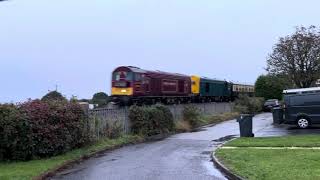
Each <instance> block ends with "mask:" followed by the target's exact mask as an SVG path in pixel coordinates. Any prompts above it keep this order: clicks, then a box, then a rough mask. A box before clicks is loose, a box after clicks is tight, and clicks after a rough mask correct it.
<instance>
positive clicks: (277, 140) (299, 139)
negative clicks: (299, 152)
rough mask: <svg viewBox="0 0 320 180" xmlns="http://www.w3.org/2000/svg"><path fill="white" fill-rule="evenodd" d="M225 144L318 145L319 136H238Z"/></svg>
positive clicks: (240, 145)
mask: <svg viewBox="0 0 320 180" xmlns="http://www.w3.org/2000/svg"><path fill="white" fill-rule="evenodd" d="M225 146H231V147H320V136H318V135H306V136H283V137H268V138H239V139H236V140H234V141H231V142H229V143H228V144H226V145H225Z"/></svg>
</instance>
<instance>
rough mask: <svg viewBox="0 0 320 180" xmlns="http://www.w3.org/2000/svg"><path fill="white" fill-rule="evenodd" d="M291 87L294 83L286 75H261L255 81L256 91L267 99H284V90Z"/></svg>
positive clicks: (257, 94) (258, 95) (259, 95)
mask: <svg viewBox="0 0 320 180" xmlns="http://www.w3.org/2000/svg"><path fill="white" fill-rule="evenodd" d="M291 87H292V83H290V81H288V79H287V78H286V77H284V76H280V75H277V76H275V75H261V76H259V77H258V79H257V81H256V83H255V93H256V96H257V97H263V98H264V99H265V100H267V99H282V92H283V90H284V89H287V88H291Z"/></svg>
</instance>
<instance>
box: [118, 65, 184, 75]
mask: <svg viewBox="0 0 320 180" xmlns="http://www.w3.org/2000/svg"><path fill="white" fill-rule="evenodd" d="M120 68H126V69H129V70H130V71H131V72H135V73H146V74H147V73H153V74H163V75H171V76H179V77H189V76H188V75H184V74H179V73H169V72H164V71H150V70H144V69H141V68H138V67H135V66H121V67H118V68H116V70H117V69H120Z"/></svg>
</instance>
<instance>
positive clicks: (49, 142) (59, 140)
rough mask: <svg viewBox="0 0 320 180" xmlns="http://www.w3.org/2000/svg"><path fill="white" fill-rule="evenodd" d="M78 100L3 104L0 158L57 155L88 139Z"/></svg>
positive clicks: (0, 121)
mask: <svg viewBox="0 0 320 180" xmlns="http://www.w3.org/2000/svg"><path fill="white" fill-rule="evenodd" d="M86 131H87V127H86V116H85V114H84V112H83V110H82V109H81V107H80V106H79V105H78V104H76V103H71V102H63V101H54V102H43V101H39V100H34V101H28V102H26V103H23V104H19V105H17V106H16V105H12V104H5V105H0V160H31V159H36V158H42V157H50V156H55V155H58V154H61V153H64V152H67V151H69V150H71V149H74V148H77V147H80V146H82V145H83V144H85V143H86V142H88V141H89V138H88V137H87V134H88V133H86Z"/></svg>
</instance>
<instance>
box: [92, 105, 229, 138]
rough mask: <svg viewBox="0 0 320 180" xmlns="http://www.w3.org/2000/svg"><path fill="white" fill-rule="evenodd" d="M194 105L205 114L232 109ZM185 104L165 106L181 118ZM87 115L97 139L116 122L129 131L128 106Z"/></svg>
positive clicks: (102, 109) (227, 106) (176, 116)
mask: <svg viewBox="0 0 320 180" xmlns="http://www.w3.org/2000/svg"><path fill="white" fill-rule="evenodd" d="M193 105H195V106H196V107H197V108H198V109H200V111H201V112H202V114H205V115H215V114H220V113H225V112H231V111H232V110H233V105H232V103H203V104H193ZM185 106H186V104H181V105H168V106H167V107H168V108H169V109H170V111H171V112H172V114H173V117H174V120H175V121H179V120H182V112H183V109H184V107H185ZM88 114H89V116H90V117H91V118H90V119H91V121H90V123H89V127H90V130H91V132H92V134H93V135H95V136H96V137H97V138H98V139H99V138H100V137H102V136H105V134H106V133H105V132H106V131H107V129H108V128H109V126H110V124H113V123H115V122H118V123H119V124H120V125H121V129H122V131H123V133H126V134H128V133H130V120H129V117H128V114H129V108H128V107H125V108H119V109H107V108H100V109H94V110H89V112H88Z"/></svg>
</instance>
